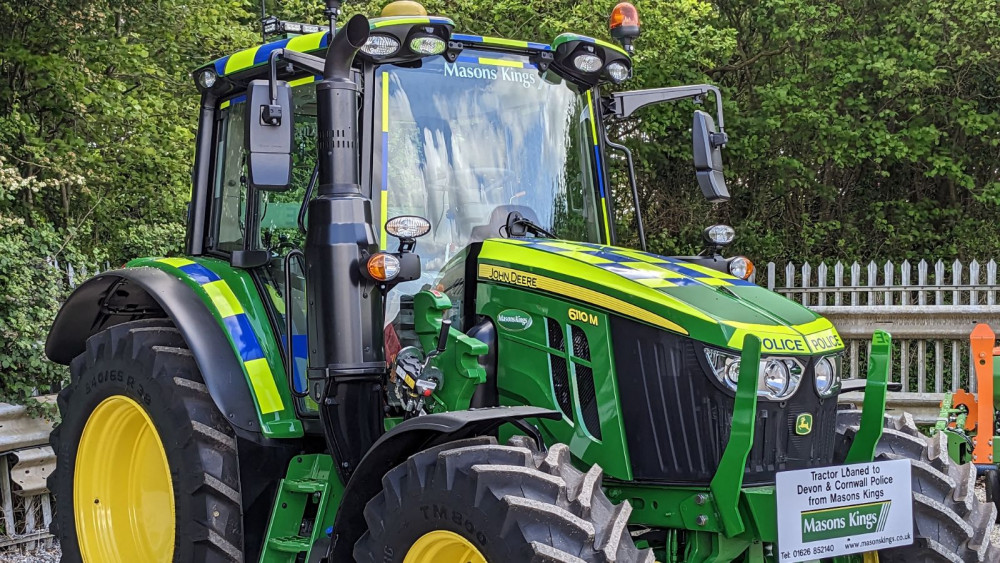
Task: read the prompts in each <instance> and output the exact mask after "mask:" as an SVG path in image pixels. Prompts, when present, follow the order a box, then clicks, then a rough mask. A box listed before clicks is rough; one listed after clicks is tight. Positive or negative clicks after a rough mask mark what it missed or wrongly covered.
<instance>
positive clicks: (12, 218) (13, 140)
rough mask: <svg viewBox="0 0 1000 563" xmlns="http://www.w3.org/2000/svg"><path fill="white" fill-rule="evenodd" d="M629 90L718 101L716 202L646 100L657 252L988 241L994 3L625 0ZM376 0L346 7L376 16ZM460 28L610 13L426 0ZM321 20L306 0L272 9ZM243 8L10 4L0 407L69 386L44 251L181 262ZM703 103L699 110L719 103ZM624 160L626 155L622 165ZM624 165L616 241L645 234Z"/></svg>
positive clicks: (594, 19) (600, 30)
mask: <svg viewBox="0 0 1000 563" xmlns="http://www.w3.org/2000/svg"><path fill="white" fill-rule="evenodd" d="M633 1H634V3H635V4H637V6H638V7H639V9H640V12H641V14H642V19H643V30H644V31H643V35H642V37H641V38H640V39H639V41H638V43H637V49H638V50H637V54H636V61H635V67H636V71H635V77H634V79H633V80H632V81H630V82H629V83H628V84H627V86H628V87H629V88H648V87H657V86H672V85H679V84H687V83H700V82H710V83H715V84H718V85H719V86H721V87H722V89H723V92H724V96H725V108H726V125H727V127H726V129H727V132H728V133H729V135H730V143H729V146H728V149H727V151H726V152H725V159H726V166H727V178H728V180H729V184H730V188H731V191H732V193H733V200H732V201H731V202H729V203H726V204H722V205H717V206H713V205H710V204H708V203H706V202H704V201H703V200H702V199H701V196H700V193H699V190H698V188H697V185H696V183H695V181H694V175H693V172H692V170H691V163H690V158H691V153H690V136H689V133H688V129H689V128H690V122H691V110H692V109H693V108H694V106H693V105H692V104H690V103H688V102H682V103H679V104H676V105H672V106H662V107H657V108H650V109H646V110H643V111H642V112H641V113H639V114H637V115H636V116H635V117H633V118H631V119H629V120H627V121H625V122H622V123H619V124H616V125H614V126H613V127H612V128H611V134H612V136H614V137H617V138H620V139H623V140H624V141H625V142H626V143H627V144H628V145H630V146H631V147H632V148H633V150H634V151H635V154H636V157H637V167H638V180H639V190H640V199H641V208H642V210H643V214H644V218H645V222H646V229H647V232H648V234H649V240H650V248H651V250H653V251H657V252H661V253H668V254H670V253H688V252H691V251H693V250H696V249H697V247H698V245H699V239H700V236H699V233H700V231H701V229H702V228H703V227H705V226H707V225H708V224H710V223H712V222H727V223H729V224H732V225H733V226H735V227H736V229H737V232H738V233H739V238H738V242H737V245H736V247H735V248H734V251H738V252H743V253H746V254H748V255H750V256H751V257H752V258H755V259H757V260H768V259H770V260H780V259H796V260H802V259H814V258H817V257H822V258H827V259H832V258H840V259H843V258H846V259H871V258H910V257H918V256H919V257H928V258H952V257H963V258H971V257H992V256H995V254H996V250H997V249H998V248H1000V235H998V234H997V229H995V228H994V225H996V224H997V223H998V219H1000V175H998V170H1000V166H998V164H997V163H998V162H1000V78H998V75H1000V66H998V65H997V63H996V61H997V60H1000V36H998V35H997V34H996V33H995V30H997V29H1000V0H982V1H979V2H972V1H970V0H920V1H917V2H909V3H902V4H900V3H896V2H889V1H888V0H873V1H865V2H862V1H861V0H837V1H835V2H826V1H819V0H749V1H745V0H714V1H713V2H708V1H704V0H675V1H671V2H658V1H652V0H633ZM383 4H384V2H383V1H382V0H378V1H373V0H359V1H357V2H348V3H347V5H346V11H347V13H348V14H347V15H350V14H352V13H355V12H363V13H366V14H368V15H377V13H378V12H379V10H380V8H381V7H382V5H383ZM424 4H425V5H426V7H427V9H428V11H429V12H431V13H439V14H443V15H447V16H449V17H451V18H453V19H454V20H455V21H456V23H457V27H458V29H459V30H461V31H467V32H473V33H478V34H484V35H493V36H502V37H512V38H521V39H529V40H535V41H550V40H551V39H552V38H554V37H555V36H556V35H557V34H559V33H562V32H567V31H572V32H579V33H585V34H592V35H596V36H599V37H603V38H605V39H607V38H608V37H607V31H606V21H607V17H608V15H609V13H610V11H611V9H612V7H613V5H614V4H615V0H595V1H592V2H576V1H571V0H490V1H484V0H449V1H445V0H426V1H425V2H424ZM268 6H269V11H270V12H271V13H274V14H276V15H279V16H281V17H284V18H286V19H296V20H299V21H310V22H314V23H322V21H323V20H322V2H320V1H319V0H269V2H268ZM258 10H259V3H257V2H255V1H251V0H216V1H213V2H186V1H181V0H159V1H157V2H147V1H140V0H88V1H82V0H69V1H68V2H55V1H53V0H37V1H34V0H33V1H28V0H5V1H3V2H0V21H4V22H5V25H4V26H2V27H0V108H2V111H0V157H2V159H3V160H2V161H0V245H2V248H3V250H2V251H0V268H2V269H0V295H2V298H0V338H2V348H0V400H10V399H15V400H17V399H19V398H23V397H24V396H26V395H29V394H31V393H32V392H33V391H34V390H35V389H36V388H39V389H44V388H45V387H46V386H47V385H48V384H50V383H52V382H54V381H56V380H58V379H59V378H60V377H62V376H63V374H64V372H63V371H62V370H61V369H57V368H55V367H53V366H52V365H51V364H49V363H47V362H46V361H44V360H43V359H42V358H41V357H40V346H41V342H42V341H43V340H44V336H45V332H46V331H47V329H48V326H49V325H50V323H51V320H52V318H53V316H54V314H55V311H56V310H57V308H58V302H59V300H60V299H61V298H63V297H64V296H65V292H66V290H67V287H66V284H65V280H64V279H62V278H63V276H62V275H61V274H60V273H59V272H58V271H57V270H56V269H54V268H52V267H49V266H48V265H47V264H49V263H50V262H51V261H52V260H58V261H60V262H62V263H67V262H72V263H75V264H78V265H79V264H90V265H91V266H93V265H95V264H103V263H105V262H110V263H111V264H119V263H121V262H123V261H125V260H127V259H129V258H132V257H136V256H142V255H153V254H165V253H170V252H174V251H177V250H179V248H180V244H181V241H182V238H183V220H184V210H185V205H186V203H187V200H188V194H189V189H190V167H191V162H192V154H193V148H194V143H193V141H194V134H195V125H196V112H197V95H196V92H195V89H194V86H193V83H192V81H191V79H190V76H189V72H190V71H191V70H192V69H193V68H195V67H196V66H198V65H199V64H201V63H202V62H204V61H207V60H211V59H213V58H215V57H218V56H221V55H224V54H226V53H230V52H234V51H236V50H239V49H242V48H245V47H247V46H250V45H252V44H255V43H256V42H257V41H258V39H259V36H258V33H259V31H258V25H257V19H258V18H259V12H258ZM709 101H711V100H709ZM615 160H616V162H618V163H619V164H620V163H621V160H620V159H618V158H617V157H616V159H615ZM623 170H624V168H623V167H622V166H615V167H613V180H614V185H615V187H616V189H617V192H616V196H615V204H616V209H617V217H616V224H617V227H618V232H619V234H620V236H622V238H624V239H625V242H626V243H631V244H634V243H635V236H634V232H635V228H634V221H635V213H634V210H633V209H632V204H631V196H630V194H629V193H628V190H627V183H626V179H625V176H624V175H623Z"/></svg>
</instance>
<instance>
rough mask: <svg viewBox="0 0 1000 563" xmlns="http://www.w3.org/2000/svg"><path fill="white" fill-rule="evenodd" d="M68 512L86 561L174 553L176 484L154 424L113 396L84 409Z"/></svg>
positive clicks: (165, 557)
mask: <svg viewBox="0 0 1000 563" xmlns="http://www.w3.org/2000/svg"><path fill="white" fill-rule="evenodd" d="M73 516H74V519H75V520H76V534H77V539H78V542H79V544H80V554H81V555H82V556H83V561H84V562H85V563H105V562H110V561H144V562H150V563H157V562H163V563H168V562H170V561H172V560H173V557H174V528H175V525H176V515H175V514H174V490H173V483H172V482H171V480H170V464H169V463H168V462H167V454H166V451H165V450H164V449H163V443H162V442H161V441H160V436H159V433H157V431H156V426H155V425H154V424H153V421H152V419H150V418H149V415H148V414H147V413H146V411H145V410H144V409H143V408H142V407H141V406H140V405H139V403H137V402H135V401H134V400H132V399H130V398H129V397H126V396H124V395H114V396H111V397H108V398H107V399H105V400H104V401H102V402H101V404H99V405H98V406H97V408H95V409H94V411H93V412H92V413H90V418H89V419H87V424H86V425H85V426H84V428H83V435H82V436H81V437H80V447H79V449H78V450H77V454H76V466H75V468H74V471H73Z"/></svg>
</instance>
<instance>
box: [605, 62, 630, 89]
mask: <svg viewBox="0 0 1000 563" xmlns="http://www.w3.org/2000/svg"><path fill="white" fill-rule="evenodd" d="M607 71H608V76H610V77H611V81H612V82H614V83H615V84H621V83H622V82H625V81H626V80H628V76H629V70H628V67H627V66H625V65H624V64H622V63H620V62H617V61H615V62H613V63H611V64H609V65H608V68H607Z"/></svg>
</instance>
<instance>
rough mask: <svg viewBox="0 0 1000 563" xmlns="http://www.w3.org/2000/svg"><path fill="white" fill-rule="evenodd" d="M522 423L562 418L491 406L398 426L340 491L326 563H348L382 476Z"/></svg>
mask: <svg viewBox="0 0 1000 563" xmlns="http://www.w3.org/2000/svg"><path fill="white" fill-rule="evenodd" d="M526 418H548V419H553V420H556V419H560V418H562V413H560V412H558V411H553V410H549V409H543V408H538V407H492V408H486V409H472V410H467V411H454V412H445V413H440V414H429V415H426V416H419V417H417V418H411V419H409V420H406V421H403V422H402V423H400V424H397V425H396V426H394V427H393V428H392V430H390V431H388V432H386V433H385V434H383V435H382V437H381V438H379V440H378V441H377V442H375V444H374V445H373V446H372V447H371V449H369V450H368V453H367V454H365V457H364V458H362V459H361V463H359V464H358V467H357V469H356V470H355V471H354V473H353V474H352V476H351V480H350V481H348V483H347V487H346V488H345V489H344V500H343V501H341V503H340V508H339V509H338V510H337V519H336V520H335V521H334V524H333V529H334V530H335V531H336V536H335V538H334V543H333V547H332V553H331V556H330V559H329V560H330V561H350V560H351V559H352V558H353V557H354V555H353V552H352V550H353V549H354V544H355V543H356V542H357V541H358V539H359V538H360V537H361V535H362V534H363V533H364V532H365V530H366V529H367V525H366V524H365V518H364V510H365V505H366V504H368V501H369V500H371V499H372V498H373V497H374V496H375V495H377V494H378V492H379V490H381V488H382V476H383V475H385V474H386V472H388V471H389V470H390V469H392V468H393V467H396V466H397V465H399V464H400V463H403V462H404V461H406V459H407V458H409V457H410V456H411V455H413V454H415V453H416V452H419V451H423V450H426V449H428V448H433V447H435V446H439V445H441V444H446V443H448V442H454V441H457V440H463V439H465V438H473V437H475V436H484V435H488V434H491V433H492V432H493V431H495V430H496V429H497V428H499V427H500V426H502V425H503V424H506V423H508V422H512V421H517V420H524V419H526Z"/></svg>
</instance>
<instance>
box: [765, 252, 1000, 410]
mask: <svg viewBox="0 0 1000 563" xmlns="http://www.w3.org/2000/svg"><path fill="white" fill-rule="evenodd" d="M760 282H761V283H762V284H763V283H766V286H767V287H768V289H771V290H773V291H776V292H778V293H781V294H783V295H785V296H786V297H788V298H790V299H793V300H795V301H798V302H799V303H802V304H803V305H805V306H806V307H809V308H810V309H813V310H814V311H816V312H818V313H821V314H823V315H824V316H826V317H828V318H830V320H831V321H833V323H834V325H836V326H837V328H838V330H839V331H840V332H841V335H842V336H843V337H844V339H845V341H846V342H847V346H848V352H849V356H848V359H847V364H848V372H849V375H850V376H851V377H858V376H859V375H860V376H863V375H864V374H863V370H864V369H865V366H866V365H867V362H866V361H865V360H866V358H867V354H868V346H865V343H866V342H867V341H868V339H870V337H871V334H872V332H873V331H874V330H876V329H884V330H887V331H888V332H889V333H891V334H892V335H893V337H894V342H893V356H894V361H893V365H892V373H891V374H890V380H891V381H899V382H902V383H903V389H904V391H907V392H911V393H929V392H933V393H941V392H944V391H948V390H952V391H954V390H957V389H960V388H962V389H971V390H973V391H974V390H975V387H976V382H975V379H974V378H970V377H969V365H970V362H969V354H970V352H969V339H968V336H969V333H970V332H971V331H972V329H973V327H975V325H976V323H979V322H985V323H989V324H990V325H991V326H993V327H994V330H998V331H1000V305H998V300H1000V285H998V284H997V263H996V261H994V260H990V261H989V262H987V263H986V264H985V266H984V265H983V264H980V263H979V262H977V261H975V260H973V261H972V262H969V263H968V264H967V265H966V264H964V263H962V262H960V261H958V260H956V261H954V262H951V263H945V262H942V261H937V262H935V263H933V264H930V263H928V262H926V261H924V260H921V261H920V262H918V263H917V264H916V267H914V266H913V265H912V264H910V263H909V262H907V261H904V262H902V263H901V264H898V265H897V264H893V263H892V262H885V263H875V262H869V263H868V264H867V265H864V266H863V265H861V264H858V263H857V262H855V263H853V264H850V265H846V264H843V263H841V262H836V263H834V264H833V266H832V267H831V266H829V265H827V264H826V263H820V264H818V265H812V264H809V263H805V264H794V263H787V264H785V265H784V267H779V266H778V265H776V264H775V263H773V262H772V263H769V264H768V265H767V275H766V280H760Z"/></svg>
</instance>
